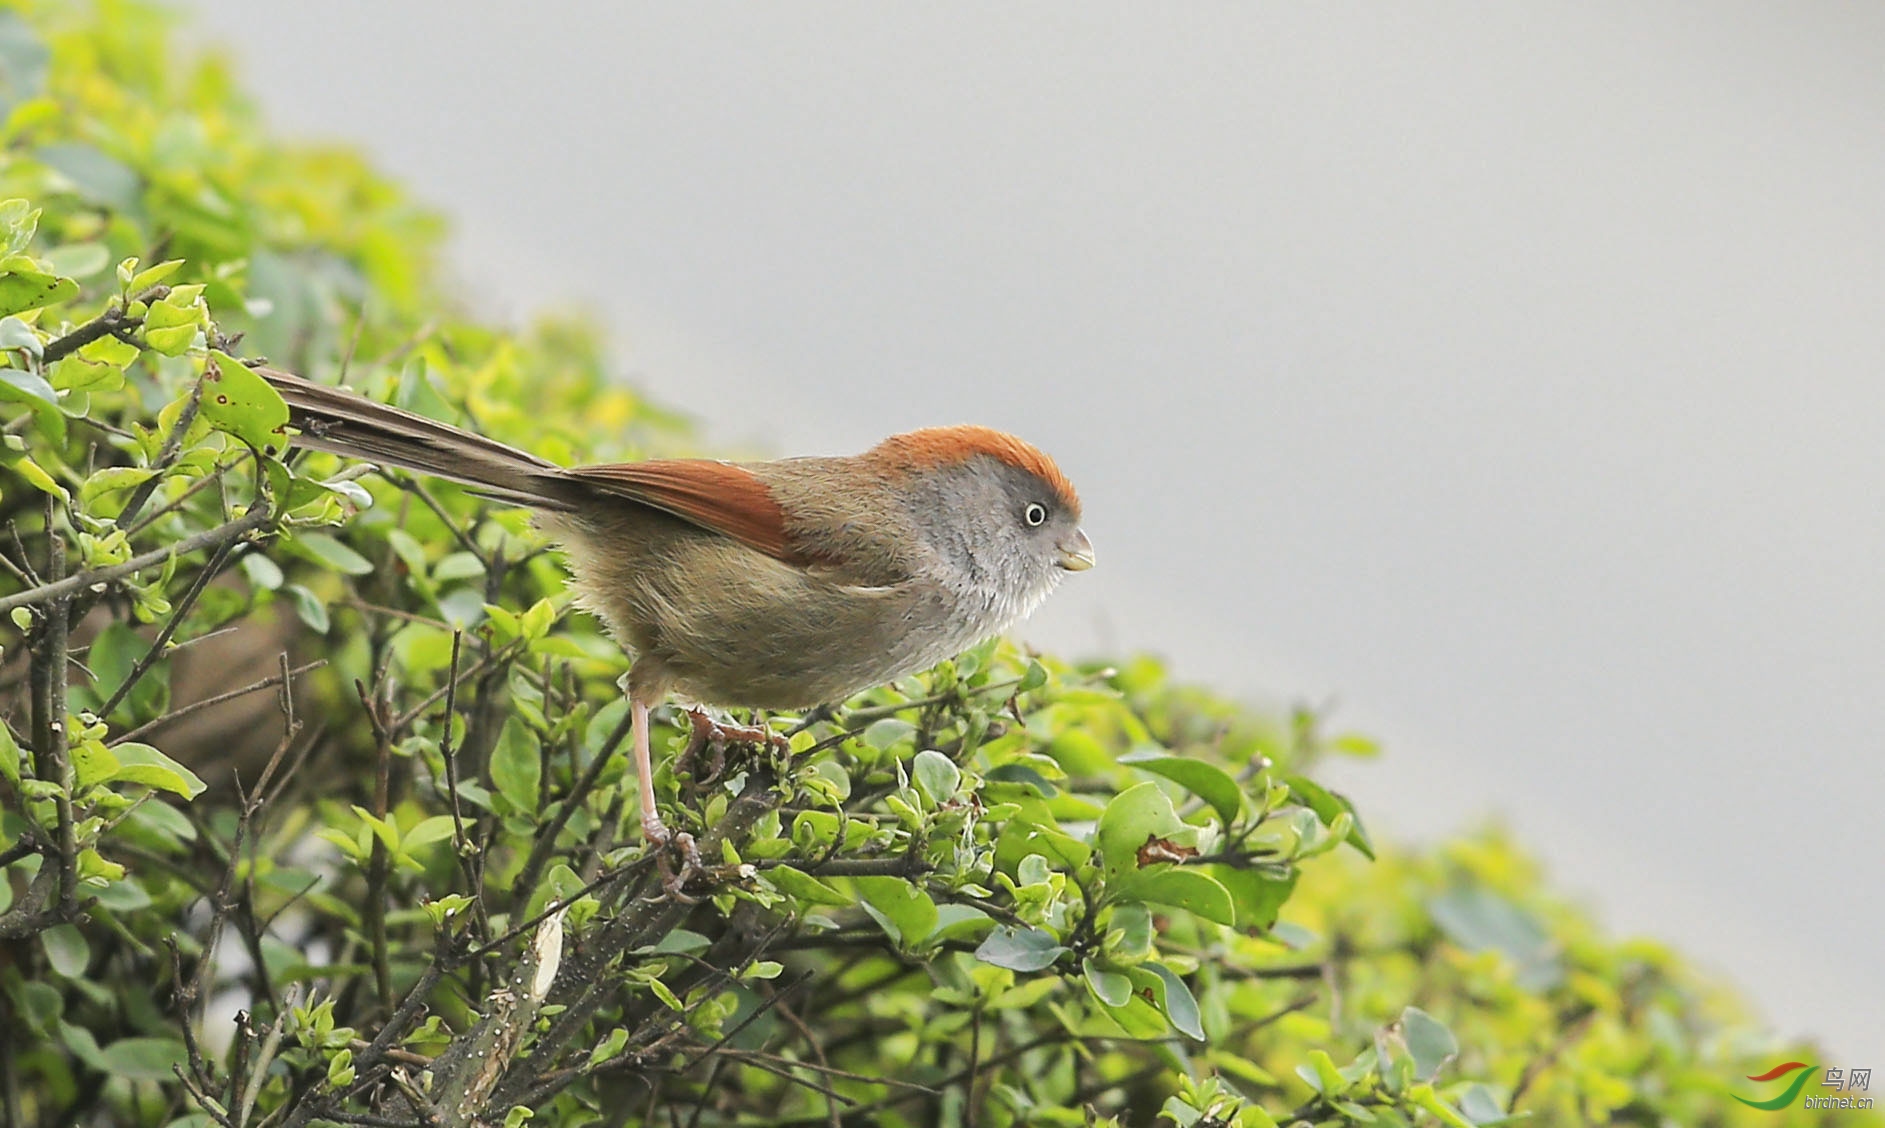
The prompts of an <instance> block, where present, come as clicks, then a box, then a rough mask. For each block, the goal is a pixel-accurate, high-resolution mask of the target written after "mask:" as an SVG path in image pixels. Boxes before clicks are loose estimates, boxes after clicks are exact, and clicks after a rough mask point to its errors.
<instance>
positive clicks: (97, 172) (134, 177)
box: [33, 144, 144, 212]
mask: <svg viewBox="0 0 1885 1128" xmlns="http://www.w3.org/2000/svg"><path fill="white" fill-rule="evenodd" d="M33 156H34V157H35V158H37V159H38V160H39V161H40V163H42V164H44V165H46V166H48V167H49V168H52V169H54V170H55V171H57V172H58V173H59V174H60V175H61V176H64V177H65V178H66V179H67V180H68V181H70V182H71V184H72V186H73V187H74V188H77V189H78V191H79V194H80V195H81V196H83V197H85V198H86V199H88V200H90V201H91V202H92V203H94V204H103V205H104V206H106V207H108V208H110V209H111V210H113V211H117V212H136V211H137V210H139V206H140V204H141V203H142V200H143V195H144V189H143V184H142V181H141V178H140V177H139V176H138V174H137V172H136V171H134V170H133V169H132V168H130V166H128V165H126V164H125V163H124V162H122V161H120V160H118V159H117V158H115V157H111V156H108V155H106V154H105V153H103V152H100V151H99V150H98V149H96V148H93V147H92V146H90V145H81V144H58V145H42V146H40V147H39V149H38V150H36V151H35V152H34V153H33Z"/></svg>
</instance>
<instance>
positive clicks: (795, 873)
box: [766, 866, 856, 906]
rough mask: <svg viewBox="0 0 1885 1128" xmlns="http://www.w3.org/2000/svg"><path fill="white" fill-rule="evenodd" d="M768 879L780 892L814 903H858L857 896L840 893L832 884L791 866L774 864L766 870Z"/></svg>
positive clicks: (842, 904) (839, 904)
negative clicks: (827, 883)
mask: <svg viewBox="0 0 1885 1128" xmlns="http://www.w3.org/2000/svg"><path fill="white" fill-rule="evenodd" d="M766 880H767V881H770V882H772V884H773V885H774V886H776V887H777V888H778V890H779V892H781V893H784V894H785V895H786V896H788V897H796V898H798V899H799V900H801V901H805V902H808V903H810V904H814V905H838V906H845V905H851V904H855V903H856V898H854V897H851V896H849V895H847V894H844V893H840V892H839V891H838V890H836V889H833V888H832V887H831V886H829V885H826V884H825V883H824V882H822V881H820V880H818V879H817V878H815V877H813V876H812V875H811V874H809V873H806V872H804V871H803V870H796V869H793V868H792V867H791V866H774V867H772V868H771V869H769V870H767V871H766Z"/></svg>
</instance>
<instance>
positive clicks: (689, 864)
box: [649, 827, 707, 905]
mask: <svg viewBox="0 0 1885 1128" xmlns="http://www.w3.org/2000/svg"><path fill="white" fill-rule="evenodd" d="M661 833H662V835H663V837H662V838H661V840H659V841H656V840H655V839H654V838H653V837H650V838H649V842H650V843H651V844H652V845H653V847H654V849H655V850H656V851H657V852H656V854H655V865H657V866H659V867H660V869H661V888H662V890H663V891H664V892H666V893H667V895H668V896H670V897H672V898H674V899H675V900H676V901H679V902H681V903H682V904H685V905H691V904H694V903H695V902H697V901H698V900H700V898H698V897H694V896H692V895H690V894H689V893H688V892H687V883H688V882H689V881H692V880H693V879H694V878H696V877H700V876H702V875H704V874H705V873H706V872H707V867H706V866H704V865H702V864H701V862H700V847H699V846H697V845H696V844H695V843H694V836H693V835H691V834H689V833H687V832H686V831H684V830H683V831H678V832H677V831H671V830H668V829H667V828H666V827H663V828H662V829H661Z"/></svg>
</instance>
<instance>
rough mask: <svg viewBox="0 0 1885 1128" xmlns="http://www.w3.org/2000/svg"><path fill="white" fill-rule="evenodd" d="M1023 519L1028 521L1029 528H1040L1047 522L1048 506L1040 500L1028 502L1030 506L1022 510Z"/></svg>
mask: <svg viewBox="0 0 1885 1128" xmlns="http://www.w3.org/2000/svg"><path fill="white" fill-rule="evenodd" d="M1021 519H1022V520H1023V521H1026V522H1027V523H1028V528H1030V529H1038V528H1040V527H1041V526H1042V525H1044V524H1046V523H1047V507H1046V506H1045V505H1042V504H1041V503H1040V502H1038V501H1030V502H1028V507H1027V508H1026V509H1023V510H1022V511H1021Z"/></svg>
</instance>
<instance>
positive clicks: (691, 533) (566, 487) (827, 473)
mask: <svg viewBox="0 0 1885 1128" xmlns="http://www.w3.org/2000/svg"><path fill="white" fill-rule="evenodd" d="M255 371H256V372H257V373H259V374H260V375H261V376H262V377H263V378H264V379H266V380H267V381H268V382H269V383H270V384H272V385H273V386H274V387H275V389H276V390H277V391H279V392H280V393H281V395H282V398H283V399H284V400H286V401H287V403H288V407H289V411H290V423H291V425H292V426H293V427H294V428H295V429H296V430H297V431H298V432H299V433H298V434H297V435H295V436H294V438H293V442H294V443H295V444H296V445H298V446H303V447H309V448H312V449H315V450H325V451H332V452H334V453H336V454H341V455H347V456H350V457H354V458H361V459H365V460H367V461H369V462H375V463H379V464H381V465H385V466H400V467H404V468H406V469H409V470H416V471H419V472H421V473H425V474H431V475H435V476H437V477H440V478H446V479H449V480H451V481H455V482H461V483H464V484H466V485H469V486H472V487H473V488H475V489H476V490H477V491H479V492H480V493H483V494H486V495H489V496H490V497H493V498H496V499H498V500H501V501H505V502H512V503H515V504H518V505H522V506H526V507H529V508H531V509H534V510H536V511H537V514H538V524H539V526H540V527H541V528H542V529H543V530H544V531H545V532H547V533H548V534H549V535H550V536H551V537H553V538H554V539H555V540H557V541H558V542H560V543H561V544H562V546H563V548H564V550H565V551H566V552H567V553H568V555H569V559H570V563H571V565H572V566H573V571H574V575H575V578H574V587H575V590H576V592H577V597H578V603H579V604H580V605H581V606H583V607H584V608H587V609H588V610H590V611H593V612H595V613H596V614H597V615H599V616H601V618H602V619H603V621H604V622H605V623H607V624H608V626H609V629H610V630H611V632H612V633H613V634H614V635H615V637H616V639H617V640H618V641H619V642H620V643H621V644H622V645H623V647H625V648H626V649H627V650H628V651H629V653H630V656H631V657H632V659H633V663H634V664H633V667H632V668H631V670H630V672H629V677H628V696H629V705H630V708H631V709H632V711H633V718H632V723H633V729H634V745H635V769H636V771H637V772H638V773H639V777H640V779H639V782H640V791H641V821H642V831H643V833H644V834H645V835H646V836H647V838H648V839H649V840H650V841H651V842H654V843H656V844H665V843H666V842H668V841H669V840H670V839H671V837H672V835H671V834H670V833H669V831H668V829H667V828H666V827H665V826H664V825H663V824H662V822H661V818H660V815H659V813H658V812H657V811H656V809H655V794H654V783H653V778H654V773H653V765H652V762H651V756H650V749H649V733H648V710H649V709H650V708H652V707H653V706H655V705H657V704H660V703H661V701H662V700H664V699H665V698H666V697H668V695H670V694H676V695H679V696H681V697H684V698H687V699H690V700H692V701H695V702H698V703H701V704H708V705H722V706H729V705H737V706H748V707H755V708H767V709H797V708H805V707H810V706H814V705H821V704H830V703H833V702H837V701H840V700H842V699H844V698H846V697H849V696H851V695H852V694H854V693H857V692H859V691H860V690H864V689H869V688H870V687H872V686H877V685H882V684H884V683H886V682H889V681H894V680H895V679H897V678H900V677H902V676H904V675H906V674H910V673H913V672H915V671H917V670H921V669H924V668H925V667H928V666H931V665H933V664H935V663H936V662H939V661H941V660H943V659H945V658H949V657H952V656H953V655H956V654H959V653H961V652H962V651H963V650H966V649H968V648H969V647H970V646H973V645H974V644H975V643H977V642H980V641H981V640H983V639H985V638H988V637H990V636H991V635H995V634H998V633H1000V632H1001V631H1003V630H1004V629H1006V628H1007V627H1008V626H1010V625H1011V624H1013V623H1014V622H1016V621H1017V620H1019V619H1021V618H1023V617H1024V616H1026V615H1027V614H1028V613H1029V612H1030V611H1032V610H1034V608H1035V607H1037V606H1039V604H1040V602H1041V601H1042V600H1043V599H1045V598H1047V596H1048V594H1049V593H1050V592H1052V591H1053V590H1054V587H1055V585H1056V584H1058V583H1059V581H1060V578H1061V575H1062V574H1063V573H1066V572H1079V571H1084V570H1085V569H1087V568H1091V567H1092V566H1093V546H1092V543H1091V542H1089V541H1088V540H1087V537H1086V534H1085V533H1084V532H1082V531H1081V529H1080V499H1079V497H1078V496H1077V495H1076V494H1075V493H1074V489H1073V484H1072V483H1071V482H1069V481H1068V480H1067V478H1066V476H1065V475H1063V474H1062V473H1061V472H1060V469H1059V468H1058V467H1057V466H1055V465H1054V462H1053V460H1052V459H1050V458H1048V457H1047V456H1046V455H1045V454H1042V453H1041V452H1040V451H1038V450H1036V449H1035V448H1034V447H1032V446H1029V445H1028V444H1027V443H1025V442H1022V441H1021V440H1020V439H1017V438H1015V437H1014V436H1013V435H1008V434H1004V433H1003V432H1000V431H996V430H992V429H990V428H987V427H974V426H956V427H932V428H927V429H924V430H920V431H911V432H909V433H907V434H901V435H892V436H891V437H890V438H888V439H885V440H884V441H883V442H881V443H879V444H877V445H876V446H875V447H872V448H871V449H870V450H868V451H865V452H864V453H863V454H858V455H851V456H847V457H837V458H786V459H779V460H776V461H770V462H720V461H715V460H712V459H663V460H654V461H647V462H625V463H613V464H607V465H596V466H572V467H562V466H557V465H556V464H554V463H551V462H548V461H545V460H544V459H541V458H538V457H536V456H535V455H532V454H527V453H525V452H523V451H521V450H518V449H516V448H514V447H510V446H506V445H504V444H503V443H499V442H496V441H493V440H491V439H487V438H484V437H483V436H480V435H476V434H473V433H471V432H469V431H466V430H463V429H461V428H458V427H453V426H450V425H448V424H445V423H439V422H436V421H434V420H431V419H426V418H424V417H422V416H418V415H414V414H412V413H411V412H408V411H402V410H400V409H398V408H396V407H391V406H388V405H386V404H381V403H376V402H374V401H371V400H368V399H365V398H363V397H361V396H358V395H356V394H354V393H352V392H349V391H345V390H343V389H340V388H335V387H330V386H327V385H323V384H316V383H313V382H311V381H309V380H305V379H303V378H301V377H299V376H295V375H292V374H290V373H287V372H281V371H277V370H275V369H270V368H257V369H256V370H255ZM696 723H699V722H698V721H697V722H696Z"/></svg>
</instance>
